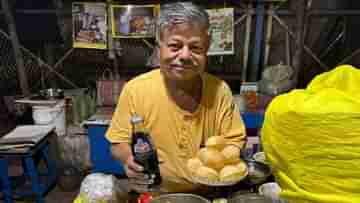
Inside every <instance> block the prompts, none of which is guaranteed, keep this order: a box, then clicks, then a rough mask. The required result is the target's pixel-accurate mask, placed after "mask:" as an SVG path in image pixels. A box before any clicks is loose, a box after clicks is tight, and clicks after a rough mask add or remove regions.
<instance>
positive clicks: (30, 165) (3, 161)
mask: <svg viewBox="0 0 360 203" xmlns="http://www.w3.org/2000/svg"><path fill="white" fill-rule="evenodd" d="M51 134H52V133H49V134H48V135H47V136H46V137H44V138H43V139H42V140H41V141H40V142H38V143H37V144H36V145H35V146H33V147H31V148H23V149H21V150H20V149H13V150H7V151H0V181H1V183H2V186H1V190H2V193H3V199H4V201H5V203H12V202H13V198H14V197H17V198H23V197H25V196H35V198H36V203H44V199H43V195H44V194H45V193H46V192H47V191H48V190H49V189H50V187H51V186H53V185H54V184H55V183H56V166H55V161H54V160H51V158H50V157H49V143H50V142H49V139H50V135H51ZM38 155H40V157H41V158H42V159H43V160H44V161H45V163H46V164H47V171H46V172H45V173H40V172H39V170H38V168H37V166H36V161H35V157H36V156H38ZM11 159H21V160H22V166H23V174H22V175H21V176H17V177H10V176H9V173H8V170H9V161H10V160H11ZM27 183H29V184H30V188H31V189H30V190H26V189H25V187H26V184H27Z"/></svg>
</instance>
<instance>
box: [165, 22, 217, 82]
mask: <svg viewBox="0 0 360 203" xmlns="http://www.w3.org/2000/svg"><path fill="white" fill-rule="evenodd" d="M209 41H210V39H209V35H208V33H207V30H202V29H201V28H200V27H199V26H194V25H191V24H187V23H184V24H178V25H175V26H172V27H169V28H166V29H164V30H163V32H162V33H161V36H160V69H161V71H162V72H163V73H164V75H165V76H166V77H167V78H169V79H172V80H178V81H186V80H191V79H194V78H196V77H197V76H199V75H200V74H201V73H203V72H204V71H205V67H206V64H207V51H208V49H209Z"/></svg>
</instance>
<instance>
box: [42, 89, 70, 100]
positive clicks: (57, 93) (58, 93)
mask: <svg viewBox="0 0 360 203" xmlns="http://www.w3.org/2000/svg"><path fill="white" fill-rule="evenodd" d="M40 95H41V96H42V97H44V98H45V99H58V98H61V97H64V91H63V90H61V89H54V88H49V89H44V90H40Z"/></svg>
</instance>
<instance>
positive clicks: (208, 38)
mask: <svg viewBox="0 0 360 203" xmlns="http://www.w3.org/2000/svg"><path fill="white" fill-rule="evenodd" d="M206 38H207V47H206V50H208V51H209V49H210V45H211V43H212V35H211V33H210V32H208V33H207V36H206Z"/></svg>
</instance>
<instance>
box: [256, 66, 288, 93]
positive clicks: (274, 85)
mask: <svg viewBox="0 0 360 203" xmlns="http://www.w3.org/2000/svg"><path fill="white" fill-rule="evenodd" d="M293 74H294V70H293V69H292V68H291V66H287V65H283V64H282V63H280V64H278V65H275V66H269V67H267V68H266V69H265V70H264V71H263V72H262V77H261V78H262V79H261V80H260V81H259V92H261V93H263V94H267V95H278V94H280V93H284V92H286V91H288V90H290V89H291V88H292V87H293V86H294V80H293V79H292V78H293Z"/></svg>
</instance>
